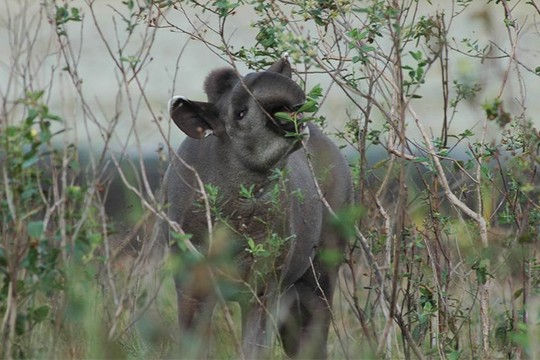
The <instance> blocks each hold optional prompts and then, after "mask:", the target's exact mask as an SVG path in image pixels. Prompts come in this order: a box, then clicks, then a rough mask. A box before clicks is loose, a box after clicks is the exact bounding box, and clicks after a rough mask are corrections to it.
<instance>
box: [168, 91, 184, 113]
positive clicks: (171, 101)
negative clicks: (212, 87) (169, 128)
mask: <svg viewBox="0 0 540 360" xmlns="http://www.w3.org/2000/svg"><path fill="white" fill-rule="evenodd" d="M178 100H184V101H185V100H187V98H186V97H185V96H179V95H175V96H173V97H172V98H170V99H169V103H168V104H167V108H168V109H169V113H170V112H171V111H172V110H173V109H172V108H173V106H174V105H175V104H176V103H177V102H178ZM182 105H183V104H182V102H180V103H179V104H178V106H182Z"/></svg>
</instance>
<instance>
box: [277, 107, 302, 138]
mask: <svg viewBox="0 0 540 360" xmlns="http://www.w3.org/2000/svg"><path fill="white" fill-rule="evenodd" d="M302 105H303V104H299V105H295V106H292V107H290V108H289V107H285V108H282V109H281V111H276V112H274V114H273V115H274V116H273V117H272V119H271V120H270V123H271V124H272V125H274V127H275V128H277V129H278V130H279V132H280V133H282V134H283V135H285V136H292V137H294V135H295V134H303V133H304V132H305V130H306V127H307V122H306V119H305V118H304V114H303V113H301V112H298V110H299V109H300V108H301V107H302Z"/></svg>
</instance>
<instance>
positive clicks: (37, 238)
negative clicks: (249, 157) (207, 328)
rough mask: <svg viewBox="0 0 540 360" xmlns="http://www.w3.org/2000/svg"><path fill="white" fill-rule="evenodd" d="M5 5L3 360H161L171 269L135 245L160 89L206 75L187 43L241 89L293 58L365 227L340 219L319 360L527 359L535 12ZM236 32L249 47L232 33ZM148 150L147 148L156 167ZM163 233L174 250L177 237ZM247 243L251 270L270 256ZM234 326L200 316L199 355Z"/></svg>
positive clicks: (531, 307) (536, 136)
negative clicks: (231, 73) (344, 235)
mask: <svg viewBox="0 0 540 360" xmlns="http://www.w3.org/2000/svg"><path fill="white" fill-rule="evenodd" d="M4 7H5V10H6V11H4V14H5V15H3V17H4V18H3V19H4V20H5V21H4V22H3V24H4V25H3V26H4V27H5V28H6V31H4V32H3V34H2V35H1V36H5V37H7V40H8V41H7V42H6V43H9V51H7V52H6V54H8V55H6V56H5V57H3V58H2V59H1V61H2V64H4V68H5V69H4V70H3V73H2V76H3V77H4V78H5V79H6V81H4V82H3V85H2V87H1V88H0V90H1V91H0V99H1V105H2V108H1V110H0V111H1V112H0V114H1V115H0V120H1V124H0V165H1V167H2V177H1V180H0V221H1V233H2V240H1V246H0V288H1V291H0V310H1V312H0V313H1V314H2V347H1V355H2V357H5V358H13V357H21V358H23V357H24V358H27V357H36V356H42V355H40V354H42V353H43V351H45V353H44V354H45V355H44V356H45V357H120V356H135V357H149V356H151V357H156V356H159V357H163V356H171V354H175V351H176V350H175V347H174V344H175V342H176V340H177V339H175V335H174V334H175V332H176V330H175V329H176V327H175V326H176V325H175V320H174V317H175V305H173V304H174V295H173V292H174V289H173V285H172V283H171V281H170V276H167V275H168V274H169V273H170V272H172V271H175V269H178V267H179V266H182V264H179V263H177V262H175V261H174V259H173V260H171V261H169V262H167V263H166V266H164V267H163V268H162V271H154V269H153V264H156V263H157V262H158V261H156V260H155V258H156V256H155V255H156V254H155V252H153V249H152V248H151V246H142V245H141V244H148V243H149V242H148V240H147V239H150V238H151V236H150V230H148V229H151V227H152V224H151V223H152V221H151V220H150V219H152V218H161V219H164V218H165V217H166V215H165V212H164V211H163V210H164V208H163V205H162V204H160V202H159V197H158V196H157V195H156V194H155V188H156V186H155V183H156V182H157V181H156V180H155V179H157V178H159V176H160V170H159V169H162V166H161V165H162V162H163V160H164V159H165V158H166V156H165V155H164V154H166V153H167V152H168V151H169V150H171V149H173V148H174V147H175V146H176V143H175V141H174V140H173V141H172V142H173V144H171V141H169V140H170V138H171V136H170V134H169V128H168V124H167V123H166V121H164V118H167V117H168V116H167V115H166V114H165V103H166V101H165V100H164V99H163V96H165V95H167V96H168V95H171V94H170V92H171V91H170V90H169V89H166V90H164V89H163V88H164V87H163V86H162V84H161V82H162V77H163V76H166V78H167V81H168V82H170V83H171V84H172V85H171V86H172V87H173V89H174V87H175V86H177V82H180V81H183V83H182V84H181V85H182V87H185V88H187V87H188V86H191V85H190V82H191V81H190V80H189V79H191V78H190V76H191V74H192V73H196V74H197V76H198V79H199V80H198V81H199V83H200V82H202V76H203V75H204V74H203V73H202V67H204V61H205V59H203V57H201V56H199V58H198V59H197V61H198V65H199V66H200V68H199V67H197V68H196V69H195V71H191V70H190V71H186V67H192V66H191V65H190V64H187V65H184V63H183V62H182V61H183V56H184V49H185V48H186V46H188V44H189V45H190V46H194V49H199V50H198V51H202V50H200V49H202V46H204V47H205V48H207V49H209V50H208V51H209V53H210V52H211V53H213V54H215V57H216V58H221V59H222V60H223V61H224V62H227V63H229V64H231V65H233V66H234V67H235V68H237V67H242V68H246V67H247V68H248V69H251V70H259V69H263V68H265V67H266V66H267V65H268V64H270V63H272V62H273V61H274V60H275V59H276V58H279V57H280V56H282V54H283V53H288V54H289V57H290V59H291V61H292V62H293V63H294V66H295V68H296V72H295V78H296V80H298V82H299V83H301V84H302V85H303V86H304V88H305V89H306V93H309V95H310V99H311V102H310V110H312V111H313V112H314V113H313V114H312V115H313V120H314V121H316V122H317V123H318V124H319V125H320V126H321V127H323V128H324V129H325V131H326V132H328V133H333V135H335V137H336V139H337V140H338V141H340V142H341V144H342V145H343V151H344V152H346V153H347V155H348V157H349V159H350V163H351V167H352V169H353V173H354V177H355V179H354V180H355V186H356V192H357V197H358V204H359V208H358V209H353V210H351V211H350V212H347V213H342V214H338V217H337V219H336V223H337V225H339V226H342V227H343V228H344V230H345V231H347V232H348V233H349V234H350V235H351V241H350V244H349V248H348V251H347V254H346V257H345V264H344V266H343V268H342V271H341V274H340V284H339V287H340V289H339V291H338V293H337V294H336V298H335V301H334V303H335V304H336V306H335V313H334V319H333V330H332V331H333V332H332V334H331V339H330V344H329V354H330V356H331V357H332V358H356V357H358V356H363V357H376V358H379V357H386V358H396V357H398V358H402V357H403V358H411V357H417V358H422V357H440V358H451V359H458V358H471V357H475V358H476V357H483V358H490V357H502V356H505V357H510V358H519V357H527V356H534V354H535V353H539V351H540V350H539V349H538V345H537V341H536V338H537V335H538V327H537V317H538V311H539V306H540V304H539V303H538V301H537V300H536V298H537V297H536V295H538V290H539V281H540V272H539V269H540V267H539V260H538V259H537V258H538V254H537V253H538V233H539V226H540V211H539V209H540V206H539V198H538V194H539V191H538V181H537V165H538V159H539V158H540V157H539V155H540V154H539V146H538V145H539V144H540V133H539V131H538V130H537V128H536V126H537V120H536V119H535V118H534V113H535V110H538V109H537V107H538V105H537V104H536V103H535V98H536V97H537V96H536V97H535V96H534V95H538V94H536V93H535V91H536V92H537V86H536V82H537V77H538V76H539V75H540V66H539V65H538V64H536V63H534V61H536V60H535V57H534V56H536V55H538V51H539V49H538V48H534V46H532V47H531V46H530V43H526V41H527V39H528V37H532V38H535V39H536V38H537V37H538V30H537V29H536V28H535V27H534V26H531V25H534V24H535V23H536V21H537V20H538V17H539V16H540V9H539V8H538V5H536V3H535V2H534V1H526V2H518V3H516V4H514V3H513V2H512V3H510V1H509V0H501V1H492V0H484V1H477V2H473V1H463V0H452V1H445V2H437V1H435V0H433V1H413V0H410V1H396V0H393V1H392V0H385V1H382V0H369V1H349V0H343V1H341V0H338V1H325V0H317V1H295V0H293V1H272V2H267V1H258V0H238V1H228V0H212V1H206V2H198V1H171V0H153V1H146V0H144V1H143V0H138V1H134V0H127V1H123V2H122V3H121V4H114V5H112V6H110V7H106V8H105V7H101V6H100V4H97V3H95V2H93V1H85V2H71V1H43V2H42V3H41V4H39V5H37V4H27V3H24V4H19V3H18V2H13V1H7V2H6V3H5V5H4ZM104 14H105V16H103V15H104ZM111 18H112V21H113V22H112V25H111V26H110V27H108V25H107V21H109V19H111ZM246 18H249V19H251V23H250V24H249V30H243V31H238V32H237V30H238V27H241V26H243V25H242V24H245V22H243V21H244V19H246ZM473 21H474V22H473ZM466 25H467V26H470V27H471V28H472V29H473V30H472V31H469V29H467V28H466V27H467V26H466ZM44 29H45V30H48V31H49V33H50V34H51V35H52V39H54V40H51V41H50V42H49V43H45V45H44V42H41V41H38V40H37V39H38V37H37V34H39V33H40V31H43V30H44ZM107 29H109V30H107ZM111 29H112V30H111ZM89 31H91V33H90V32H89ZM171 32H172V33H173V34H174V37H168V38H167V36H170V35H167V34H169V33H171ZM501 34H503V35H504V36H506V38H505V39H504V40H500V39H501V36H500V35H501ZM161 38H165V39H173V40H172V41H178V42H176V43H175V45H177V44H178V43H179V42H180V41H179V39H182V40H184V41H185V44H184V45H183V47H182V46H178V48H177V49H176V48H175V49H174V50H173V49H172V46H171V48H168V49H167V56H170V58H171V61H170V63H172V62H174V60H173V57H174V56H176V57H177V58H176V64H175V65H174V68H173V71H168V72H165V71H163V69H156V68H155V67H153V66H154V63H155V57H158V56H163V55H162V54H161V53H159V52H158V50H157V49H156V48H155V47H154V46H155V43H156V41H159V40H157V39H161ZM89 41H92V42H91V47H92V51H94V48H95V53H96V54H97V53H98V50H99V51H101V50H103V52H99V54H100V55H99V56H98V57H96V58H90V54H92V52H91V51H90V52H89V51H88V50H87V49H86V48H85V44H86V42H89ZM168 41H170V40H168ZM192 44H194V45H192ZM196 46H201V47H196ZM100 49H101V50H100ZM528 52H530V53H528ZM81 54H84V56H81ZM103 54H104V55H103ZM531 54H532V55H531ZM53 58H54V59H53ZM96 59H97V60H96ZM91 61H102V62H103V63H106V64H107V66H105V67H104V68H103V69H100V71H103V73H107V74H109V73H110V74H112V75H111V76H110V77H109V78H108V81H107V84H102V85H101V87H100V88H99V90H98V91H97V92H95V93H92V91H91V90H88V88H86V87H85V84H86V83H91V82H92V80H93V79H92V78H93V77H96V78H99V79H101V78H100V77H99V76H101V75H102V74H100V71H96V70H95V69H93V73H88V72H87V71H86V69H87V68H86V67H85V66H88V64H87V63H86V62H91ZM6 69H7V70H6ZM44 69H46V70H47V71H45V70H44ZM160 71H161V72H160ZM164 73H165V74H166V75H163V74H164ZM43 74H47V75H43ZM159 74H161V75H159ZM158 77H161V78H159V80H156V78H158ZM44 79H45V80H44ZM155 83H158V85H154V86H155V88H153V90H151V89H149V86H150V85H151V84H155ZM178 86H179V85H178ZM57 87H59V88H61V89H67V90H68V91H58V89H57ZM199 87H200V86H199ZM111 89H112V90H111ZM160 91H161V92H162V93H160ZM165 91H167V94H165ZM156 94H159V96H158V95H156ZM96 99H97V100H96ZM111 99H114V101H113V100H111ZM101 101H104V102H107V101H109V102H110V103H111V104H112V106H111V108H113V110H111V109H110V108H108V109H105V108H104V109H102V108H101V107H100V104H101V103H100V102H101ZM336 114H337V116H336ZM330 115H332V116H330ZM142 122H143V123H145V124H146V125H145V126H147V127H146V128H141V127H140V125H136V124H140V123H142ZM150 127H151V131H149V130H148V129H150ZM148 133H154V134H158V135H157V136H154V138H153V140H152V141H154V140H156V139H158V140H156V141H160V143H162V144H163V145H160V146H159V148H158V149H157V154H156V153H155V152H154V153H153V159H154V161H155V163H158V164H159V165H157V166H153V167H149V166H150V165H149V162H148V161H147V160H146V159H145V157H148V151H146V150H145V148H147V145H145V141H144V139H145V136H146V134H148ZM81 138H83V139H86V140H85V141H79V139H81ZM82 144H84V145H82ZM150 169H158V170H152V171H150ZM244 191H245V197H246V199H249V196H250V189H249V187H246V188H245V189H244ZM118 204H130V205H129V206H130V208H128V207H127V205H126V206H118ZM215 210H216V211H219V209H215ZM165 220H166V219H165ZM169 225H174V224H169ZM125 229H128V230H129V231H128V232H124V231H125ZM175 230H177V233H178V234H179V235H178V239H179V240H178V241H188V240H189V236H185V235H181V231H180V230H181V229H175ZM257 245H258V244H253V243H251V244H247V245H246V249H247V250H246V251H252V252H257V253H260V254H264V256H267V257H268V256H269V253H268V249H266V248H260V247H258V246H257ZM259 245H260V244H259ZM131 248H133V249H132V250H130V249H131ZM148 273H150V274H151V275H150V276H154V275H155V276H156V277H155V278H153V279H154V280H152V281H146V280H145V276H148ZM150 285H153V286H150ZM234 310H235V308H229V307H228V306H221V307H219V309H218V310H217V311H216V313H215V318H216V319H218V321H217V324H216V326H215V327H216V329H217V331H214V342H215V343H216V344H214V346H213V349H212V350H211V353H210V354H211V355H212V356H215V357H224V356H227V357H236V356H239V355H240V354H238V353H236V350H235V347H234V342H235V338H236V337H237V336H238V329H236V326H232V330H234V331H232V332H231V331H229V330H231V321H233V322H234V323H235V324H237V323H238V316H237V314H236V311H234ZM231 314H232V315H231ZM235 324H232V325H235ZM219 329H226V330H227V331H226V332H219ZM276 355H277V356H283V355H281V354H276Z"/></svg>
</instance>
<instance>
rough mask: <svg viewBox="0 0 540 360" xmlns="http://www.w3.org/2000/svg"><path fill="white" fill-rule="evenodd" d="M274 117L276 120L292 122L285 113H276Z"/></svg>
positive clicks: (289, 116)
mask: <svg viewBox="0 0 540 360" xmlns="http://www.w3.org/2000/svg"><path fill="white" fill-rule="evenodd" d="M274 116H275V117H276V119H278V120H282V121H288V122H294V120H293V119H292V117H291V115H290V114H289V113H286V112H277V113H275V114H274Z"/></svg>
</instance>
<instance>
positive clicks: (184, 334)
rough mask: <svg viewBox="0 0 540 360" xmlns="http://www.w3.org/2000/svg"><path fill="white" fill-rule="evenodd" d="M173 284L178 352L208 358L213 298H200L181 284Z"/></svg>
mask: <svg viewBox="0 0 540 360" xmlns="http://www.w3.org/2000/svg"><path fill="white" fill-rule="evenodd" d="M175 282H176V295H177V304H178V323H179V326H180V334H179V336H180V338H179V344H180V349H179V350H180V352H181V353H182V354H183V355H182V356H186V357H192V358H208V357H209V355H210V354H209V350H210V338H211V319H212V312H213V309H214V306H215V298H214V297H213V296H208V295H207V296H201V295H200V294H196V293H194V292H193V291H192V288H190V287H185V284H183V283H182V282H180V281H175Z"/></svg>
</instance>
